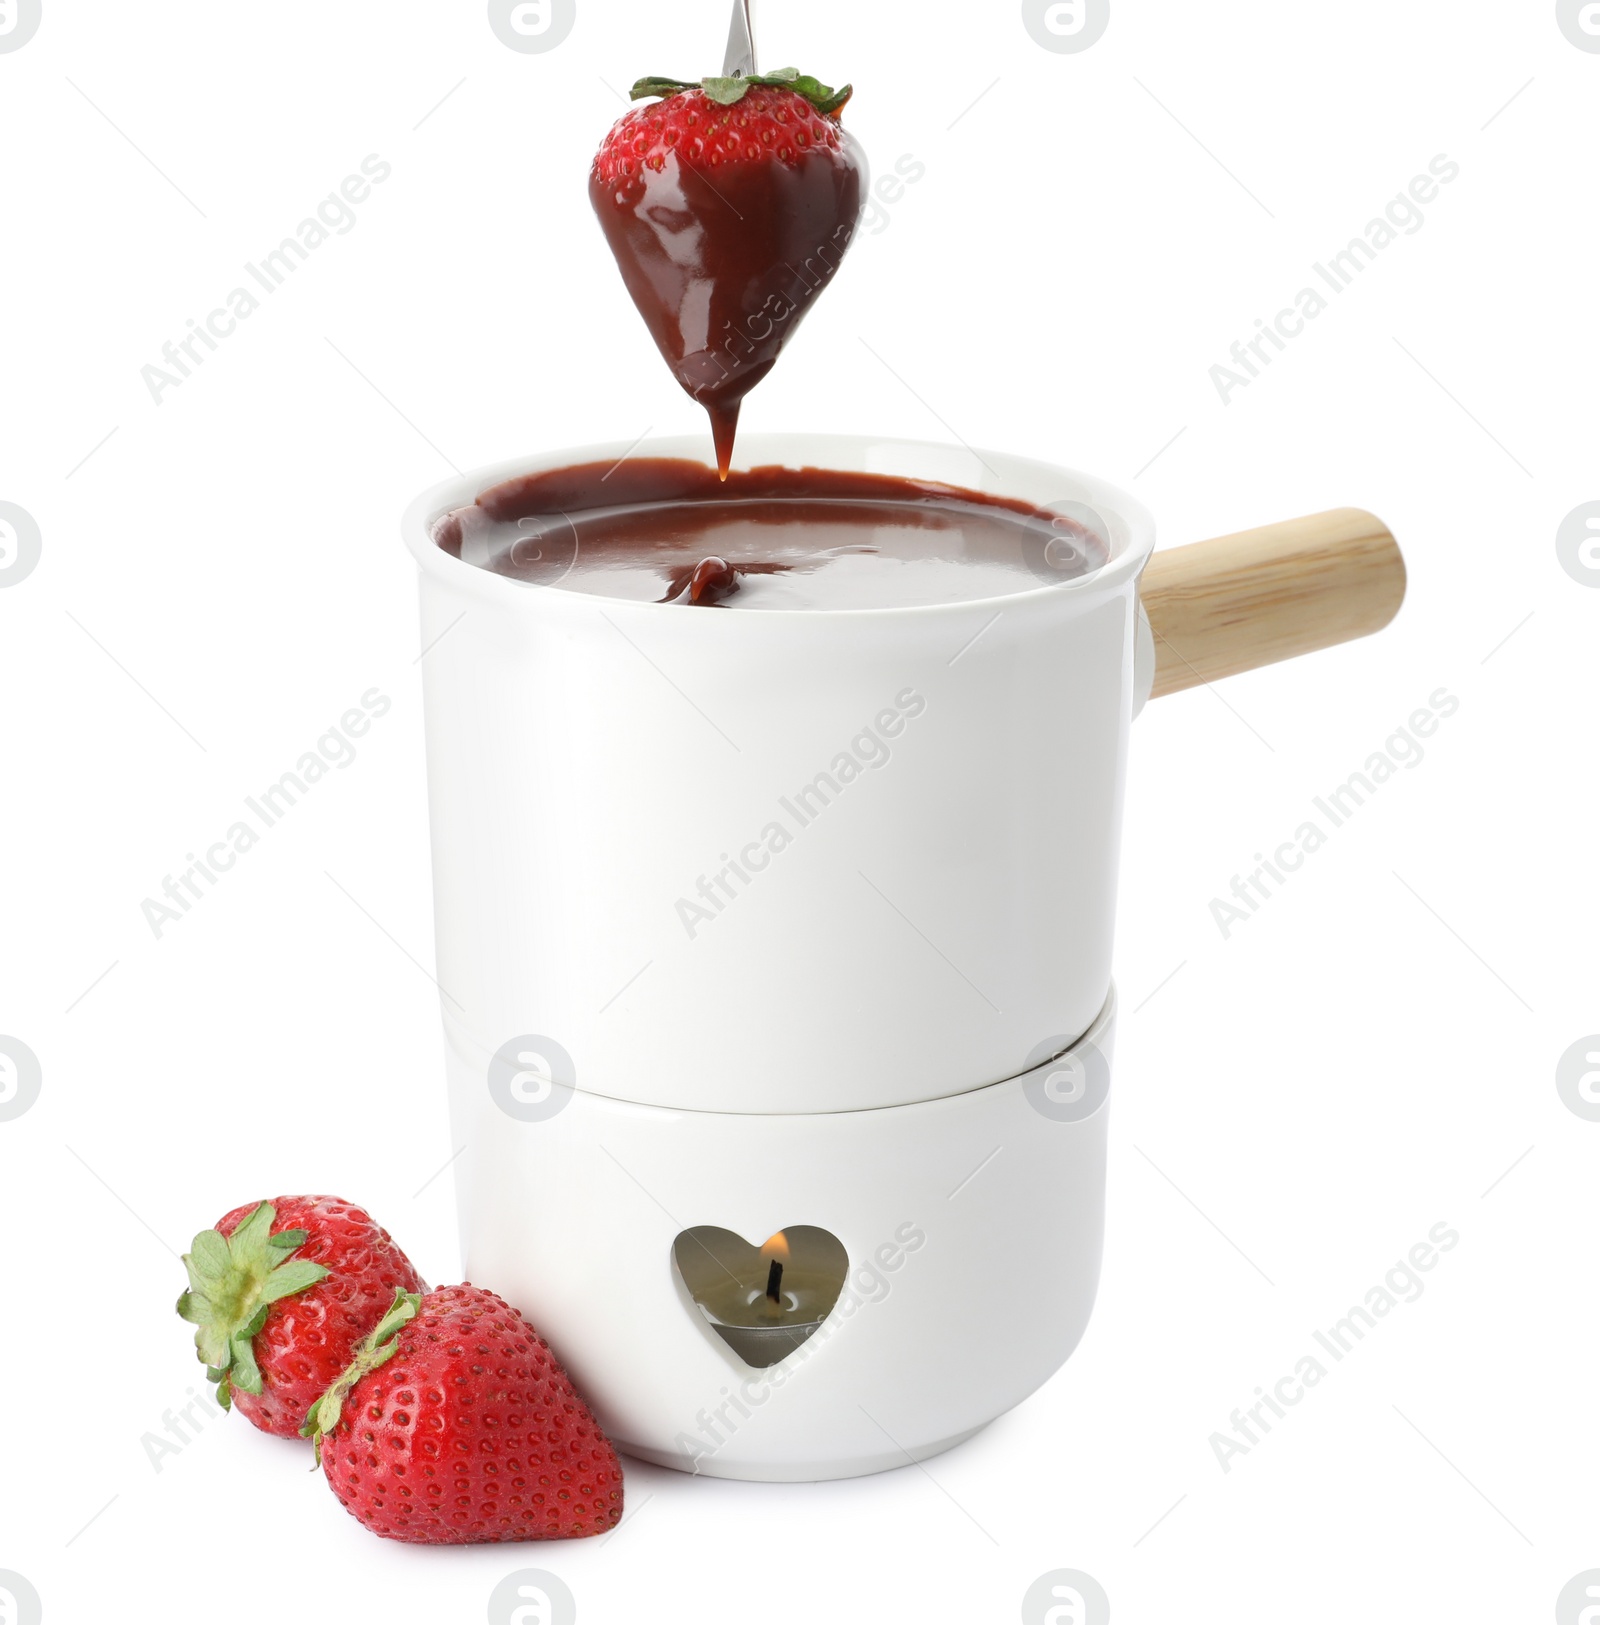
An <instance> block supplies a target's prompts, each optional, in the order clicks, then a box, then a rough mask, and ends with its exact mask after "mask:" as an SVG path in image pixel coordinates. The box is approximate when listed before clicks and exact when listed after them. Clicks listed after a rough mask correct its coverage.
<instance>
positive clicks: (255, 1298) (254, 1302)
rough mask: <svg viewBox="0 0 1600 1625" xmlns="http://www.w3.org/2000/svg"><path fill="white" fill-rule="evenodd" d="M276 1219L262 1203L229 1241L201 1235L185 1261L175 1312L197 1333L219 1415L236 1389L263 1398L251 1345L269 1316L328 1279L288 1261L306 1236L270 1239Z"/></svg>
mask: <svg viewBox="0 0 1600 1625" xmlns="http://www.w3.org/2000/svg"><path fill="white" fill-rule="evenodd" d="M277 1217H278V1210H277V1209H276V1208H275V1207H273V1205H272V1203H270V1202H262V1203H261V1204H260V1206H258V1207H257V1208H255V1210H254V1211H253V1212H251V1213H249V1214H247V1215H246V1216H245V1217H244V1218H243V1219H241V1220H240V1221H239V1223H238V1225H237V1226H236V1227H235V1229H234V1232H233V1234H232V1235H231V1236H224V1235H223V1234H222V1232H221V1231H220V1230H202V1231H201V1232H200V1234H199V1235H197V1236H196V1237H195V1238H194V1244H193V1246H192V1247H191V1248H190V1250H189V1251H188V1252H187V1253H185V1254H184V1255H183V1264H184V1268H185V1269H186V1270H187V1271H188V1272H189V1290H188V1291H187V1292H185V1293H184V1294H183V1296H182V1297H181V1298H179V1299H178V1313H179V1314H180V1315H181V1316H182V1317H183V1318H184V1319H185V1320H187V1321H189V1322H191V1323H192V1324H193V1325H195V1326H196V1327H198V1328H199V1330H198V1331H196V1332H195V1334H194V1346H195V1350H196V1352H197V1353H198V1355H199V1357H200V1363H201V1364H202V1365H204V1366H205V1368H206V1376H207V1377H208V1378H209V1379H210V1380H211V1381H212V1382H214V1383H215V1384H216V1385H217V1402H218V1403H219V1404H220V1405H221V1406H222V1408H223V1409H224V1410H228V1409H230V1408H231V1407H232V1403H233V1390H234V1389H235V1388H237V1389H239V1390H241V1391H242V1392H243V1393H247V1394H259V1393H260V1392H261V1368H260V1367H259V1366H258V1365H257V1364H256V1356H255V1346H254V1344H255V1336H256V1333H257V1332H259V1331H260V1330H261V1328H262V1327H263V1326H264V1325H265V1324H266V1320H267V1312H268V1310H270V1309H271V1308H272V1306H273V1304H275V1303H277V1302H278V1300H279V1299H280V1298H288V1297H292V1296H293V1295H294V1294H295V1293H297V1292H304V1291H305V1290H306V1288H307V1287H312V1286H315V1285H316V1284H317V1282H318V1281H320V1280H322V1279H323V1278H324V1277H325V1276H326V1275H327V1274H328V1271H327V1269H326V1268H325V1267H324V1266H323V1265H321V1264H313V1263H312V1262H311V1261H310V1259H306V1258H295V1257H293V1256H292V1255H293V1254H294V1253H295V1252H296V1251H297V1250H298V1249H299V1248H301V1247H303V1246H304V1245H305V1243H306V1232H305V1231H304V1230H282V1231H279V1233H278V1234H277V1235H273V1234H272V1233H271V1231H272V1225H273V1221H274V1220H275V1219H276V1218H277Z"/></svg>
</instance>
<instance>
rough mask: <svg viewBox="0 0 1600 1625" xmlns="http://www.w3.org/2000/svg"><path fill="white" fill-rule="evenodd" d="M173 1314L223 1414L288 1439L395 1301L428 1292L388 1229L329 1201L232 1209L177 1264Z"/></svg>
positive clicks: (298, 1199)
mask: <svg viewBox="0 0 1600 1625" xmlns="http://www.w3.org/2000/svg"><path fill="white" fill-rule="evenodd" d="M183 1262H184V1265H185V1266H186V1267H187V1269H188V1271H189V1291H187V1292H185V1293H184V1295H183V1296H182V1297H181V1298H179V1299H178V1313H179V1314H180V1315H182V1316H183V1318H184V1319H185V1320H188V1321H192V1322H193V1323H194V1324H195V1325H196V1326H197V1327H199V1330H198V1331H197V1332H196V1333H195V1336H194V1342H195V1347H196V1349H198V1350H199V1354H200V1359H201V1360H202V1362H204V1364H205V1365H206V1366H207V1368H208V1370H207V1375H208V1376H209V1377H210V1378H211V1379H212V1381H213V1382H215V1383H216V1384H217V1398H218V1399H219V1400H220V1401H221V1402H222V1404H223V1406H224V1407H225V1408H226V1407H227V1406H228V1405H229V1404H230V1402H231V1401H232V1400H237V1401H238V1406H239V1409H240V1410H241V1411H242V1412H243V1413H244V1414H245V1416H247V1417H248V1418H249V1419H250V1421H252V1422H253V1423H255V1425H256V1426H257V1427H258V1428H260V1429H261V1431H262V1432H263V1433H275V1434H277V1435H278V1437H279V1438H283V1439H292V1438H294V1437H295V1436H296V1435H297V1434H298V1433H299V1431H300V1424H301V1422H302V1421H303V1420H304V1419H305V1414H306V1411H307V1409H308V1408H309V1407H310V1406H312V1405H314V1404H315V1403H316V1402H317V1399H318V1397H319V1396H320V1395H321V1394H322V1393H323V1392H324V1391H325V1390H326V1389H327V1387H328V1385H329V1384H330V1383H331V1382H333V1381H334V1380H335V1379H336V1378H337V1377H338V1375H339V1373H340V1372H341V1371H343V1370H344V1368H345V1367H346V1366H347V1365H348V1364H349V1363H350V1361H351V1360H352V1359H354V1358H355V1351H356V1348H357V1346H358V1345H359V1344H360V1342H361V1340H362V1339H363V1338H364V1337H365V1336H366V1335H367V1333H368V1332H370V1331H371V1330H372V1328H373V1327H374V1326H375V1325H377V1323H378V1322H379V1321H380V1320H381V1319H382V1318H383V1315H384V1311H385V1310H386V1309H387V1308H388V1307H389V1305H390V1304H391V1303H392V1302H393V1301H394V1295H395V1293H396V1292H397V1291H400V1290H404V1291H407V1292H426V1291H427V1290H428V1287H427V1283H426V1282H425V1281H424V1280H423V1279H422V1277H421V1276H420V1275H418V1274H417V1272H416V1271H415V1270H414V1269H413V1268H412V1267H411V1261H410V1260H409V1259H408V1258H407V1257H406V1255H405V1254H404V1253H403V1252H401V1251H400V1249H399V1248H398V1247H397V1246H395V1244H394V1242H393V1241H391V1240H390V1239H389V1233H388V1231H386V1230H384V1229H382V1228H381V1227H380V1226H379V1225H377V1224H375V1223H374V1222H373V1221H372V1219H371V1218H370V1217H369V1216H368V1215H367V1214H366V1213H364V1212H363V1211H362V1210H361V1209H360V1208H358V1207H356V1206H355V1205H354V1204H353V1203H350V1202H343V1201H340V1199H339V1198H338V1197H337V1196H280V1197H279V1198H278V1199H277V1201H276V1202H260V1203H256V1204H253V1205H251V1206H248V1207H240V1208H235V1209H234V1210H233V1212H232V1213H230V1214H228V1215H227V1216H226V1217H225V1218H223V1219H222V1220H221V1221H220V1222H219V1223H218V1225H217V1228H216V1229H215V1230H202V1231H201V1232H200V1234H199V1235H198V1236H196V1237H195V1238H194V1246H193V1248H192V1250H191V1251H190V1252H188V1253H186V1254H185V1255H184V1259H183Z"/></svg>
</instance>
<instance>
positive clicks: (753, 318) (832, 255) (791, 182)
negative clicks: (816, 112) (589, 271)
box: [589, 131, 865, 474]
mask: <svg viewBox="0 0 1600 1625" xmlns="http://www.w3.org/2000/svg"><path fill="white" fill-rule="evenodd" d="M840 134H841V137H842V140H843V147H844V150H843V151H840V152H835V151H832V150H829V149H825V148H816V149H813V150H812V151H809V152H807V153H806V154H805V155H804V156H803V157H800V158H798V159H795V160H791V161H787V162H779V161H777V160H774V161H772V162H770V163H759V164H728V165H722V166H719V167H718V168H717V169H716V170H715V171H714V172H712V171H710V170H709V169H706V168H702V167H699V166H697V165H695V164H693V163H691V162H690V161H689V159H688V158H686V157H684V156H683V155H682V154H680V153H673V154H672V155H671V156H670V157H669V158H668V159H667V161H666V164H665V167H664V168H662V169H661V170H660V171H656V170H651V169H645V170H644V171H643V176H642V181H643V184H642V186H640V185H638V184H637V183H636V184H634V185H633V186H632V187H631V189H629V190H627V191H617V190H614V189H613V188H611V187H609V186H607V185H606V183H605V182H604V181H603V180H601V179H600V177H599V176H598V175H597V174H596V175H591V177H590V180H589V197H590V200H591V202H593V204H594V208H595V213H596V214H598V215H599V217H600V224H601V226H602V227H603V228H604V230H605V234H606V240H607V241H608V242H609V243H610V245H611V252H612V253H613V254H614V255H615V256H616V261H617V265H618V268H619V269H620V270H621V272H622V279H623V281H624V282H625V283H626V284H627V287H628V292H629V293H630V294H631V295H632V296H633V302H634V304H635V305H637V306H638V307H639V314H640V315H641V316H643V317H644V320H645V324H646V326H648V327H649V329H650V334H651V337H652V338H654V339H655V341H656V345H657V347H658V348H659V349H660V351H661V354H662V355H663V356H664V357H665V359H666V362H667V365H668V366H669V367H670V368H671V369H672V373H673V376H674V377H675V378H676V379H677V380H678V382H679V383H680V384H681V385H682V386H683V387H684V389H686V390H687V391H688V392H689V394H690V395H692V396H693V397H694V399H695V400H697V401H699V402H700V403H701V404H702V405H703V406H704V407H705V408H706V410H707V412H709V413H710V415H711V430H712V435H713V438H714V439H715V441H716V447H717V462H718V466H719V468H720V470H721V471H722V472H723V473H724V474H726V472H727V470H728V465H729V463H730V461H731V460H732V457H733V440H734V433H735V430H736V429H737V427H738V423H739V408H740V405H741V404H742V403H743V401H744V398H745V396H746V395H748V394H749V393H750V391H751V390H752V389H754V388H755V386H756V385H757V384H759V383H760V382H761V380H762V379H763V378H765V377H766V375H767V374H768V373H769V372H771V371H772V368H773V364H774V363H775V362H776V361H777V359H778V352H779V351H780V350H781V349H782V348H783V346H784V345H785V344H786V343H787V342H788V340H789V336H790V334H792V333H793V332H794V330H795V329H796V328H797V327H798V326H799V325H800V322H801V320H802V319H803V318H804V316H805V314H806V311H807V310H808V309H809V308H810V305H811V302H812V301H813V300H814V299H815V298H816V296H817V295H818V294H819V293H820V292H821V291H822V290H823V289H824V288H825V287H827V285H828V284H829V283H830V282H831V281H832V280H833V277H834V273H835V272H836V271H837V270H838V269H839V263H840V261H841V260H842V259H843V258H844V253H845V250H846V249H847V248H848V247H849V246H850V242H851V239H852V238H853V237H854V235H855V230H856V225H857V223H858V221H859V219H860V215H861V207H862V202H863V193H862V188H863V185H864V172H865V163H864V161H863V160H862V158H861V156H860V149H859V147H857V146H856V144H855V142H854V141H853V140H852V139H851V137H850V136H849V135H848V133H846V132H843V131H841V132H840Z"/></svg>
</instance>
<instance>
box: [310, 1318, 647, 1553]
mask: <svg viewBox="0 0 1600 1625" xmlns="http://www.w3.org/2000/svg"><path fill="white" fill-rule="evenodd" d="M301 1431H302V1432H304V1433H306V1434H307V1435H308V1436H309V1437H310V1438H312V1439H314V1440H315V1441H316V1444H317V1452H318V1456H319V1458H320V1460H321V1462H322V1470H323V1472H324V1473H326V1474H327V1477H328V1482H329V1483H330V1484H331V1485H332V1486H333V1493H334V1494H335V1495H337V1496H338V1497H339V1499H340V1500H341V1501H342V1502H343V1503H344V1504H345V1507H346V1508H347V1509H348V1510H349V1511H350V1512H352V1513H353V1514H354V1515H355V1516H356V1517H357V1518H359V1519H360V1521H361V1522H362V1523H364V1524H365V1525H366V1526H367V1528H368V1529H370V1530H371V1531H372V1532H373V1534H375V1535H385V1536H387V1537H388V1538H389V1539H391V1540H406V1541H413V1542H416V1543H418V1544H421V1545H431V1546H464V1545H470V1544H477V1543H479V1542H484V1541H502V1540H566V1539H573V1538H576V1537H578V1536H581V1535H598V1534H602V1533H604V1531H606V1530H607V1529H610V1528H612V1527H613V1526H614V1525H615V1524H616V1523H617V1522H618V1521H619V1520H620V1519H621V1517H622V1464H621V1463H620V1462H619V1461H618V1460H617V1453H616V1451H615V1450H613V1449H612V1447H611V1441H610V1440H609V1439H607V1438H606V1436H605V1434H604V1433H602V1432H601V1431H600V1424H599V1423H598V1422H596V1421H595V1419H594V1417H593V1416H592V1415H591V1414H590V1411H589V1407H588V1406H587V1405H585V1404H584V1402H583V1401H582V1400H581V1399H579V1398H578V1395H577V1393H576V1391H575V1390H574V1389H573V1386H572V1383H571V1382H570V1381H569V1379H568V1377H567V1374H566V1372H565V1371H563V1370H562V1369H561V1367H560V1366H559V1365H558V1364H557V1363H556V1358H555V1356H554V1355H553V1354H552V1353H551V1352H550V1349H549V1345H548V1344H546V1342H545V1340H544V1339H543V1338H542V1337H540V1335H539V1334H538V1333H537V1332H536V1331H535V1330H534V1329H533V1328H532V1327H531V1326H530V1325H529V1324H528V1323H527V1321H525V1320H524V1319H523V1318H522V1316H521V1315H519V1314H518V1313H517V1312H516V1310H515V1309H513V1308H512V1307H511V1306H510V1305H509V1304H507V1303H506V1302H505V1301H504V1300H503V1299H501V1298H497V1297H496V1296H495V1295H494V1293H492V1292H485V1291H484V1290H483V1289H482V1288H481V1287H475V1286H442V1287H439V1288H437V1289H436V1290H435V1291H433V1292H428V1293H425V1294H423V1295H421V1296H418V1295H417V1294H416V1293H414V1292H400V1293H397V1294H396V1295H395V1300H394V1306H393V1308H392V1309H391V1310H390V1312H389V1313H388V1315H386V1316H385V1317H384V1320H383V1322H382V1324H381V1325H379V1326H378V1327H377V1328H376V1329H375V1330H374V1331H373V1333H372V1335H371V1336H370V1337H369V1338H367V1340H366V1342H365V1343H364V1344H363V1345H362V1346H361V1348H360V1350H359V1351H358V1352H357V1354H356V1357H355V1360H354V1361H353V1362H352V1364H351V1366H350V1369H349V1370H348V1371H346V1372H345V1373H344V1375H343V1376H341V1377H340V1378H339V1380H338V1381H337V1382H336V1383H335V1384H334V1385H333V1386H332V1387H331V1388H330V1389H329V1390H328V1392H327V1393H326V1394H324V1395H323V1397H322V1399H321V1400H320V1401H319V1402H318V1404H317V1405H315V1406H314V1407H313V1408H312V1411H311V1413H310V1415H309V1416H307V1417H306V1422H305V1427H304V1428H303V1429H302V1430H301Z"/></svg>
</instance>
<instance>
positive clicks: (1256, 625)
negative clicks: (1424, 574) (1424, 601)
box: [1140, 508, 1406, 699]
mask: <svg viewBox="0 0 1600 1625" xmlns="http://www.w3.org/2000/svg"><path fill="white" fill-rule="evenodd" d="M1140 592H1141V595H1142V596H1143V599H1144V607H1145V613H1146V614H1147V615H1148V616H1149V617H1150V629H1151V631H1152V632H1154V633H1155V641H1156V682H1155V687H1154V689H1153V690H1152V691H1151V697H1152V698H1154V699H1159V698H1160V697H1161V696H1162V695H1163V694H1176V693H1178V692H1179V691H1180V690H1182V689H1186V688H1194V687H1196V686H1197V685H1198V684H1200V683H1213V682H1215V681H1216V680H1217V679H1218V678H1219V677H1232V676H1234V675H1236V674H1237V673H1239V672H1242V671H1254V670H1255V669H1256V667H1258V666H1270V665H1272V664H1274V663H1275V662H1276V661H1279V660H1292V659H1294V657H1295V656H1296V655H1303V654H1310V653H1311V652H1312V651H1313V650H1314V649H1331V648H1332V647H1333V646H1334V645H1335V644H1336V643H1348V642H1350V640H1351V639H1352V638H1364V637H1367V636H1369V635H1370V634H1371V633H1373V632H1381V631H1382V630H1383V628H1384V627H1386V626H1387V625H1388V624H1389V623H1390V621H1392V620H1393V619H1394V618H1395V616H1396V615H1397V614H1398V613H1399V612H1400V605H1401V604H1402V603H1403V602H1404V601H1405V596H1406V565H1405V560H1404V559H1403V558H1402V557H1401V556H1400V549H1399V547H1398V546H1396V544H1395V539H1394V537H1393V536H1391V535H1390V534H1389V529H1388V526H1386V525H1385V524H1384V523H1383V521H1382V520H1381V519H1375V518H1374V517H1373V516H1372V515H1371V514H1370V513H1363V512H1362V511H1361V510H1360V509H1359V508H1336V509H1335V510H1334V511H1333V512H1332V513H1319V514H1313V515H1312V516H1311V517H1310V518H1308V519H1291V520H1288V521H1287V522H1286V523H1284V524H1281V525H1267V526H1264V527H1263V528H1262V529H1260V530H1246V531H1241V532H1240V533H1239V534H1238V535H1236V536H1219V537H1217V538H1216V539H1215V540H1214V541H1209V542H1195V543H1194V544H1193V545H1192V546H1189V547H1175V548H1171V549H1170V550H1168V551H1166V552H1163V553H1157V554H1155V555H1154V556H1153V557H1152V558H1151V560H1150V563H1149V564H1148V565H1147V566H1146V567H1145V572H1144V579H1143V583H1142V585H1141V587H1140Z"/></svg>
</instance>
